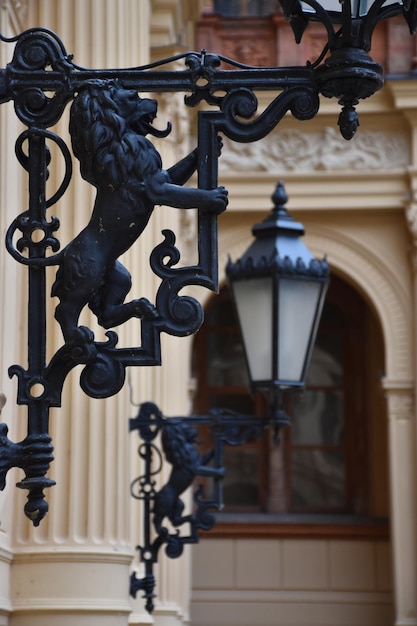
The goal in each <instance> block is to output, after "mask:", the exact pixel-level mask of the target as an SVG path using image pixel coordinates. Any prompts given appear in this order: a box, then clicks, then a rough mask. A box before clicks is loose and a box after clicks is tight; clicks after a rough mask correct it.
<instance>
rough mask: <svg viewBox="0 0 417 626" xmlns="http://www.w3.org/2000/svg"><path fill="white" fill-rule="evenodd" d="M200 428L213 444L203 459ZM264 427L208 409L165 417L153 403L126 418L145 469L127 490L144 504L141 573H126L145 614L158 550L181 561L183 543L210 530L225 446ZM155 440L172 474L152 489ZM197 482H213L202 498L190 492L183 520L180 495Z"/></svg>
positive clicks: (218, 505) (158, 460) (157, 458)
mask: <svg viewBox="0 0 417 626" xmlns="http://www.w3.org/2000/svg"><path fill="white" fill-rule="evenodd" d="M201 425H207V426H208V427H209V430H210V433H211V440H212V442H213V447H212V448H211V449H210V450H208V451H207V452H205V453H204V454H200V452H199V450H198V443H199V442H198V441H197V435H198V431H197V428H196V427H198V426H201ZM267 425H270V420H269V419H267V418H259V417H254V416H247V415H238V414H236V413H234V412H231V411H227V410H222V409H218V410H213V411H212V412H211V413H210V414H209V415H191V416H188V417H179V418H178V417H177V418H166V417H164V416H163V415H162V413H161V411H160V410H159V409H158V407H157V406H156V405H155V404H153V403H152V402H145V403H144V404H142V405H141V407H140V410H139V412H138V415H137V416H136V417H135V418H132V419H130V425H129V428H130V431H137V432H138V435H139V439H140V442H141V443H140V446H139V450H138V454H139V456H140V458H141V459H142V461H143V464H144V468H145V471H144V474H143V475H142V476H140V477H139V478H137V479H135V480H134V481H133V483H132V485H131V494H132V496H133V497H134V498H136V499H137V500H141V501H143V505H144V512H143V520H144V523H143V542H142V544H141V545H139V546H137V550H138V551H139V558H140V561H141V563H142V564H143V566H144V569H145V573H144V576H142V577H141V578H138V577H137V575H136V573H135V572H133V573H132V574H131V578H130V593H131V595H132V596H133V597H136V594H137V592H138V591H143V592H144V595H143V597H144V598H145V599H146V609H147V610H148V611H149V612H150V613H151V612H152V611H153V608H154V604H153V599H154V597H155V594H154V588H155V578H154V575H153V566H154V564H155V563H156V562H157V560H158V553H159V551H160V549H161V548H162V546H165V553H166V554H167V556H168V557H170V558H177V557H179V556H181V554H182V552H183V548H184V545H185V544H193V543H197V542H198V539H199V530H206V531H207V530H210V529H211V528H213V526H214V524H215V516H214V515H213V513H212V512H211V511H212V510H221V509H222V507H223V495H222V479H223V477H224V475H225V468H224V467H223V450H224V446H225V445H230V446H239V445H242V444H243V443H246V442H248V441H249V440H252V439H254V438H256V437H260V436H261V435H262V434H263V432H264V429H265V427H266V426H267ZM159 435H160V436H161V445H162V450H163V453H164V457H165V461H166V462H167V463H169V464H170V465H171V471H170V475H169V479H168V481H167V482H166V484H165V485H164V486H162V488H161V489H159V490H157V489H156V476H157V475H158V474H159V473H160V472H161V471H162V466H163V458H162V455H161V452H160V451H159V448H158V447H157V445H156V444H155V439H156V438H157V437H158V436H159ZM200 477H205V478H212V479H214V480H213V488H212V495H211V497H209V498H207V497H206V495H205V490H204V486H203V485H202V484H200V485H198V486H197V488H196V490H195V491H194V493H193V511H192V512H191V513H189V514H187V515H184V514H183V513H184V502H183V501H182V499H181V495H182V494H183V493H184V492H185V491H186V489H188V488H189V487H190V486H191V485H192V484H193V482H194V481H195V480H198V478H200ZM168 523H170V526H171V530H170V528H169V527H168V525H167V524H168ZM184 527H186V528H188V530H189V532H188V534H181V529H182V528H184Z"/></svg>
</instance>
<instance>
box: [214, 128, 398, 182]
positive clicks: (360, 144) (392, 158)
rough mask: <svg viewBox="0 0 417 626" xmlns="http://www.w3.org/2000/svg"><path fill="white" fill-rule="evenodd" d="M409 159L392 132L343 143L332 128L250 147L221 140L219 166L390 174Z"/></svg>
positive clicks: (282, 135) (287, 133)
mask: <svg viewBox="0 0 417 626" xmlns="http://www.w3.org/2000/svg"><path fill="white" fill-rule="evenodd" d="M409 155H410V146H409V141H408V138H407V137H406V135H405V134H402V135H401V134H399V133H396V132H395V133H394V132H388V131H364V132H361V133H358V134H357V135H356V136H355V137H354V139H352V141H350V142H346V141H345V140H344V139H343V138H342V137H341V136H340V134H339V133H338V131H337V130H336V129H334V128H328V127H326V128H324V129H323V130H322V131H320V132H316V133H309V134H306V133H304V132H301V131H299V130H296V129H287V130H281V131H279V132H277V133H274V134H272V135H270V136H269V137H268V138H267V139H265V140H263V141H258V142H255V143H251V144H236V143H234V142H232V141H230V140H229V139H227V138H225V140H224V148H223V152H222V165H223V167H229V168H230V169H232V170H235V171H284V172H288V171H294V170H297V171H313V170H341V169H343V170H345V169H350V170H357V169H361V170H362V169H370V170H381V169H390V170H391V169H393V168H404V167H406V166H407V165H408V164H409V162H410V156H409Z"/></svg>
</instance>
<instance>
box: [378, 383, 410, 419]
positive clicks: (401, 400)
mask: <svg viewBox="0 0 417 626" xmlns="http://www.w3.org/2000/svg"><path fill="white" fill-rule="evenodd" d="M382 384H383V388H384V391H385V397H386V399H387V406H388V417H389V418H391V419H397V420H398V419H400V420H410V419H412V418H413V417H414V411H415V394H414V390H413V389H412V388H411V387H409V386H404V387H403V386H401V385H398V384H395V383H394V384H392V383H390V381H388V380H384V381H383V383H382Z"/></svg>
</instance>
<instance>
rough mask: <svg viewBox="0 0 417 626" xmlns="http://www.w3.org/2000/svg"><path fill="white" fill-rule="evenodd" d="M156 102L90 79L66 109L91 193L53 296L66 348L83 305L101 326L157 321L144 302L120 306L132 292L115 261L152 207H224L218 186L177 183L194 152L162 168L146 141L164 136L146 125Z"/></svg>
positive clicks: (188, 170) (192, 164) (193, 162)
mask: <svg viewBox="0 0 417 626" xmlns="http://www.w3.org/2000/svg"><path fill="white" fill-rule="evenodd" d="M156 113H157V102H156V101H155V100H151V99H146V98H140V97H139V96H138V94H137V92H136V91H134V90H130V89H125V88H123V87H122V86H121V85H120V84H119V83H118V82H117V81H114V80H107V81H105V80H91V81H88V82H87V83H86V84H84V85H83V86H82V88H81V89H80V91H79V93H78V95H77V96H76V97H75V99H74V102H73V104H72V107H71V117H70V134H71V140H72V147H73V151H74V154H75V156H76V157H77V158H78V159H79V161H80V171H81V175H82V177H83V178H84V179H85V180H86V181H88V182H89V183H91V184H92V185H94V187H96V189H97V193H96V199H95V203H94V209H93V213H92V215H91V219H90V221H89V223H88V224H87V226H86V227H85V228H84V229H83V230H82V231H81V232H80V233H79V234H78V235H77V236H76V237H75V239H74V240H73V241H71V242H70V243H69V244H68V245H67V246H66V247H65V248H64V249H63V250H62V252H61V254H60V263H59V269H58V272H57V276H56V280H55V283H54V284H53V286H52V295H53V296H57V297H58V298H59V301H60V302H59V304H58V306H57V307H56V310H55V318H56V319H57V321H58V322H59V324H60V326H61V329H62V333H63V335H64V339H65V341H66V342H68V341H71V340H73V339H74V338H76V337H77V334H79V333H80V332H81V329H79V327H78V319H79V316H80V313H81V311H82V309H83V308H84V307H85V306H86V305H87V304H88V306H89V307H90V309H91V310H92V311H93V313H94V314H95V315H96V316H97V318H98V322H99V324H100V325H101V326H103V327H105V328H110V327H112V326H117V325H118V324H122V323H124V322H125V321H126V320H128V319H130V318H132V317H143V316H146V315H156V312H155V309H154V307H153V306H152V305H151V304H150V302H149V301H148V300H146V299H145V298H140V299H137V300H132V301H131V302H127V303H125V301H124V300H125V297H126V296H127V294H128V292H129V290H130V287H131V277H130V274H129V272H128V270H127V269H126V268H125V267H124V266H123V265H122V264H121V263H120V262H119V261H118V260H117V259H118V257H119V256H120V255H121V254H123V253H124V252H126V250H127V249H128V248H130V246H131V245H132V244H133V243H134V242H135V241H136V240H137V239H138V237H139V236H140V235H141V233H142V232H143V230H144V228H145V227H146V225H147V223H148V221H149V218H150V216H151V214H152V211H153V209H154V206H155V204H164V205H168V206H172V207H177V208H199V209H203V210H207V211H212V212H215V213H220V212H222V211H223V210H224V209H225V208H226V205H227V191H226V189H225V188H224V187H217V188H216V189H211V190H205V189H195V188H187V187H183V186H182V185H183V184H184V183H185V182H186V181H187V180H188V179H189V178H190V176H191V175H192V174H193V173H194V171H195V169H196V166H197V152H196V150H194V151H193V152H191V153H190V154H189V155H188V156H186V157H185V158H184V159H182V160H181V161H180V162H179V163H177V164H176V165H174V166H173V167H171V168H170V169H168V170H164V169H163V168H162V161H161V157H160V155H159V153H158V152H157V150H156V149H155V147H154V146H153V144H152V143H151V142H150V141H149V140H148V139H147V138H146V137H145V135H147V134H151V135H153V136H159V137H165V136H166V135H167V134H168V133H169V132H170V125H168V127H167V129H166V130H165V131H158V130H157V129H155V128H154V127H153V126H152V122H153V121H154V119H155V117H156Z"/></svg>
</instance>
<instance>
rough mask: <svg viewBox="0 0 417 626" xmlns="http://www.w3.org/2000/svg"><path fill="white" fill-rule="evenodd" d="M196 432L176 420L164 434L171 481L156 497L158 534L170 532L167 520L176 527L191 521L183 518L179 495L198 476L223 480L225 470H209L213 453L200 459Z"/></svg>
mask: <svg viewBox="0 0 417 626" xmlns="http://www.w3.org/2000/svg"><path fill="white" fill-rule="evenodd" d="M196 439H197V431H196V429H195V428H192V427H191V426H190V425H189V424H186V423H185V422H183V421H179V420H176V419H171V420H169V423H168V424H167V425H166V426H165V427H164V429H163V431H162V437H161V441H162V449H163V451H164V455H165V458H166V460H167V461H168V463H170V464H171V465H172V470H171V473H170V476H169V480H168V482H167V484H166V485H164V487H162V489H161V490H160V491H158V493H157V494H156V495H155V502H154V508H153V514H154V517H153V523H154V526H155V530H156V532H157V533H158V534H161V533H164V531H165V532H167V529H164V527H163V526H162V522H163V520H164V518H165V517H167V518H168V519H169V520H170V521H171V523H172V524H173V525H174V526H179V525H180V524H182V523H184V522H186V521H190V520H191V517H190V516H185V517H183V516H182V512H183V510H184V503H183V501H182V500H181V498H180V495H181V494H182V493H183V492H184V491H185V490H186V489H188V487H190V486H191V484H192V482H193V480H194V478H195V477H196V476H207V477H213V478H219V479H220V478H223V477H224V475H225V469H224V468H223V467H220V468H217V467H209V466H208V465H207V464H208V463H209V462H210V461H211V459H212V458H213V454H214V453H213V450H211V451H210V452H208V453H207V454H205V455H204V456H200V454H199V452H198V450H197V447H196Z"/></svg>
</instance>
